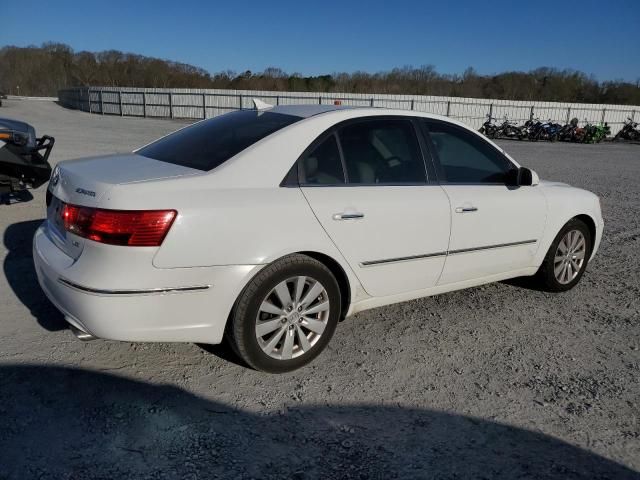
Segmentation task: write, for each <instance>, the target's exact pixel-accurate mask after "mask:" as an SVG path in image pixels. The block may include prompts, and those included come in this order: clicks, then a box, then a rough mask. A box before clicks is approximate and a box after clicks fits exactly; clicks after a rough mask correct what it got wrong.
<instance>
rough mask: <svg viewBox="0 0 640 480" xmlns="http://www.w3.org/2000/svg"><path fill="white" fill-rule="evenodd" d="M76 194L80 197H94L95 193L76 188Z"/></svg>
mask: <svg viewBox="0 0 640 480" xmlns="http://www.w3.org/2000/svg"><path fill="white" fill-rule="evenodd" d="M76 193H81V194H82V195H88V196H90V197H95V196H96V192H92V191H91V190H85V189H84V188H76Z"/></svg>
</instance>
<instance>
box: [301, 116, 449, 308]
mask: <svg viewBox="0 0 640 480" xmlns="http://www.w3.org/2000/svg"><path fill="white" fill-rule="evenodd" d="M421 142H422V140H421V139H419V138H418V136H417V135H416V125H415V124H414V123H413V121H412V120H408V119H406V118H403V117H384V118H381V117H373V118H368V119H358V120H356V121H350V122H348V123H346V124H343V125H341V126H339V128H336V129H335V130H333V131H330V132H327V133H326V134H324V135H323V136H321V137H320V138H319V139H318V140H316V142H314V143H313V144H312V145H311V146H310V148H309V149H308V150H307V152H306V153H305V154H303V156H302V157H301V159H300V161H299V164H298V165H299V174H300V177H299V181H300V185H301V188H302V191H303V193H304V195H305V197H306V198H307V201H308V202H309V205H310V206H311V208H312V210H313V212H314V214H315V215H316V217H317V218H318V220H319V222H320V223H321V224H322V226H323V228H324V229H325V231H326V232H327V233H328V234H329V236H330V237H331V239H332V240H333V242H334V243H335V244H336V246H337V247H338V249H339V250H340V251H341V252H342V254H343V255H344V256H345V258H346V259H347V261H348V262H349V264H350V266H351V267H352V269H353V270H354V272H355V273H356V275H357V276H358V278H359V280H360V282H361V283H362V285H363V287H364V289H365V290H366V291H367V293H369V294H370V295H373V296H386V295H393V294H397V293H402V292H406V291H412V290H419V289H424V288H428V287H431V286H434V285H435V284H436V283H437V281H438V278H439V277H440V274H441V272H442V268H443V266H444V260H445V257H446V251H447V246H448V242H449V230H450V207H449V200H448V198H447V196H446V194H445V193H444V191H443V189H442V188H441V187H440V186H439V185H437V184H436V183H435V182H432V180H434V178H432V177H433V175H431V176H428V175H427V170H426V167H425V162H424V159H423V154H422V151H423V149H424V144H423V143H421Z"/></svg>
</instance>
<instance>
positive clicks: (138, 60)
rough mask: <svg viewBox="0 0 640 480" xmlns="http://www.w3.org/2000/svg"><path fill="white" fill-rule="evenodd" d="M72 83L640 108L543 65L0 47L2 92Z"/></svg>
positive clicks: (594, 83)
mask: <svg viewBox="0 0 640 480" xmlns="http://www.w3.org/2000/svg"><path fill="white" fill-rule="evenodd" d="M74 86H112V87H163V88H224V89H247V90H276V91H303V92H311V91H313V92H344V93H390V94H413V95H442V96H452V97H473V98H492V99H505V100H540V101H557V102H577V103H610V104H627V105H639V104H640V79H639V80H638V81H636V82H635V83H631V82H624V81H621V80H615V81H602V82H600V81H598V80H596V79H595V78H594V77H593V76H589V75H587V74H585V73H583V72H579V71H575V70H568V69H567V70H559V69H555V68H547V67H542V68H538V69H535V70H531V71H529V72H504V73H499V74H496V75H480V74H478V73H477V72H476V71H475V70H474V69H473V68H468V69H467V70H466V71H465V72H464V73H462V74H443V73H439V72H438V71H437V70H436V69H435V67H434V66H433V65H425V66H421V67H417V68H416V67H412V66H406V67H402V68H394V69H393V70H390V71H384V72H378V73H367V72H353V73H333V74H330V75H317V76H303V75H300V74H297V73H293V74H289V73H286V72H284V71H283V70H281V69H279V68H267V69H266V70H264V71H263V72H258V73H256V72H251V71H249V70H247V71H245V72H241V73H237V72H233V71H223V72H218V73H213V74H211V73H209V72H207V71H206V70H204V69H202V68H199V67H195V66H193V65H188V64H185V63H179V62H173V61H168V60H162V59H159V58H152V57H146V56H143V55H136V54H133V53H123V52H120V51H117V50H107V51H102V52H86V51H82V52H74V51H73V49H72V48H71V47H69V46H68V45H65V44H61V43H44V44H43V45H42V46H40V47H37V46H30V47H15V46H5V47H2V48H0V91H2V92H5V93H10V94H19V95H31V96H55V95H57V92H58V90H60V89H62V88H65V87H74Z"/></svg>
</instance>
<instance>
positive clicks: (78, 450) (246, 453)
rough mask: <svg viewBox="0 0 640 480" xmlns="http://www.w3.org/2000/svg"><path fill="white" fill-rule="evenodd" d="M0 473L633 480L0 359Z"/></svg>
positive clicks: (471, 445)
mask: <svg viewBox="0 0 640 480" xmlns="http://www.w3.org/2000/svg"><path fill="white" fill-rule="evenodd" d="M0 429H1V431H2V436H1V437H0V452H1V453H0V458H1V459H2V461H0V478H3V479H4V478H10V479H24V478H74V479H83V478H234V479H235V478H264V479H269V478H273V479H276V478H278V479H280V478H294V479H304V478H323V479H351V478H354V479H388V478H443V479H444V478H458V479H459V478H470V479H471V478H473V479H480V478H484V479H487V478H504V479H514V478H545V479H595V478H598V479H604V478H611V479H613V478H615V479H637V478H640V475H639V474H638V473H637V472H634V471H632V470H629V469H628V468H626V467H624V466H622V465H620V464H618V463H615V462H612V461H610V460H607V459H605V458H603V457H600V456H598V455H595V454H593V453H590V452H588V451H585V450H582V449H580V448H576V447H573V446H571V445H569V444H567V443H564V442H562V441H559V440H557V439H554V438H552V437H548V436H545V435H541V434H538V433H534V432H531V431H527V430H522V429H519V428H513V427H510V426H506V425H500V424H497V423H492V422H489V421H484V420H480V419H476V418H471V417H464V416H460V415H450V414H446V413H442V412H436V411H430V410H420V409H406V408H399V407H391V406H390V407H383V406H329V405H323V406H315V407H314V406H297V407H295V408H289V409H286V408H283V410H281V411H279V412H275V413H271V414H268V415H256V414H253V413H250V412H246V411H237V410H233V409H230V408H229V407H226V406H224V405H221V404H219V403H215V402H211V401H207V400H204V399H202V398H199V397H196V396H194V395H192V394H190V393H187V392H185V391H183V390H180V389H178V388H175V387H173V386H166V385H151V384H147V383H141V382H137V381H132V380H128V379H125V378H121V377H116V376H112V375H105V374H102V373H95V372H90V371H84V370H75V369H68V368H58V367H43V366H3V367H0Z"/></svg>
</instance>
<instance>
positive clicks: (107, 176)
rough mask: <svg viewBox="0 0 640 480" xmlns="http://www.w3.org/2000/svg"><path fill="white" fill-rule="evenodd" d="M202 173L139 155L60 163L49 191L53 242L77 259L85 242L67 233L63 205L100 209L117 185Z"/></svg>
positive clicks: (49, 217)
mask: <svg viewBox="0 0 640 480" xmlns="http://www.w3.org/2000/svg"><path fill="white" fill-rule="evenodd" d="M201 174H203V172H202V171H200V170H195V169H192V168H187V167H182V166H179V165H173V164H171V163H166V162H161V161H158V160H153V159H151V158H147V157H143V156H141V155H136V154H133V153H132V154H125V155H107V156H100V157H91V158H84V159H80V160H70V161H65V162H61V163H59V164H58V165H57V166H56V167H55V169H54V171H53V173H52V175H51V180H50V182H49V186H48V189H47V226H48V230H49V232H50V237H51V239H52V241H53V242H54V243H55V244H56V245H57V246H58V247H59V248H60V249H61V250H62V251H64V252H65V253H66V254H67V255H69V256H70V257H72V258H74V259H75V258H78V257H79V256H80V254H81V253H82V249H83V247H84V243H85V241H86V239H84V238H82V237H79V236H77V235H74V234H72V233H70V232H67V231H65V229H64V225H63V221H62V216H61V214H62V206H63V203H70V204H73V205H81V206H86V207H94V208H99V206H100V202H101V200H102V198H103V197H104V196H105V194H106V193H107V192H108V191H109V190H111V188H113V187H114V186H115V185H122V184H127V183H138V182H148V181H153V180H161V179H168V178H177V177H184V176H188V175H201Z"/></svg>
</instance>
